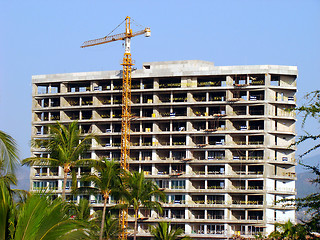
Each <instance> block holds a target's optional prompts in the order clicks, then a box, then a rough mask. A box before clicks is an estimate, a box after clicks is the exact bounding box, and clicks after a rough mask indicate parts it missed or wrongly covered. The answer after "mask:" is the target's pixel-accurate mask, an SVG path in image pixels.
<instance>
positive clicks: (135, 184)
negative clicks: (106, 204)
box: [122, 172, 165, 240]
mask: <svg viewBox="0 0 320 240" xmlns="http://www.w3.org/2000/svg"><path fill="white" fill-rule="evenodd" d="M123 181H124V188H123V191H122V198H123V199H124V201H125V202H126V204H127V205H129V206H132V207H133V209H134V240H136V237H137V236H136V235H137V227H138V213H139V209H140V208H141V207H145V208H148V209H157V210H159V211H160V212H161V211H162V208H161V204H160V202H158V201H153V200H152V197H158V198H160V199H161V200H163V201H164V200H165V195H164V193H163V192H161V191H160V190H159V188H158V185H156V184H155V183H154V182H153V181H151V180H150V179H145V177H144V172H141V173H139V172H133V173H129V172H128V173H127V174H126V175H124V180H123Z"/></svg>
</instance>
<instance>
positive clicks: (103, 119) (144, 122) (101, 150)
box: [31, 61, 297, 239]
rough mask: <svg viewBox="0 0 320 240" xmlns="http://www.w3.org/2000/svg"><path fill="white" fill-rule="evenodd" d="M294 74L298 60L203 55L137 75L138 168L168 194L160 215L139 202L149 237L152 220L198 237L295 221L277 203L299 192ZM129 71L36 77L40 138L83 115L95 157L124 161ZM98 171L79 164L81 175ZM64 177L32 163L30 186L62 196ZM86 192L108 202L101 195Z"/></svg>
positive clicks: (134, 138)
mask: <svg viewBox="0 0 320 240" xmlns="http://www.w3.org/2000/svg"><path fill="white" fill-rule="evenodd" d="M296 77H297V68H296V67H292V66H273V65H259V66H222V67H219V66H214V65H213V63H210V62H204V61H173V62H151V63H145V64H143V69H140V70H135V71H134V72H133V73H132V115H133V116H134V117H133V119H132V122H131V130H132V131H131V142H132V143H131V154H130V157H131V158H130V159H131V160H130V169H131V170H136V171H144V172H145V174H146V177H148V178H151V179H153V180H154V181H156V182H157V184H158V185H159V187H160V188H163V189H164V191H165V193H166V195H167V201H166V203H164V204H163V207H164V212H163V214H162V215H161V216H160V215H158V214H157V213H156V212H154V211H148V210H141V212H140V215H139V218H140V219H141V220H140V221H139V236H141V237H146V239H147V238H148V237H150V234H149V232H148V225H149V224H154V223H156V222H158V221H170V222H171V224H174V225H177V226H178V227H181V228H183V229H184V230H185V233H186V234H188V235H190V236H191V237H193V238H195V239H201V238H202V239H209V238H217V239H227V238H228V237H230V236H232V235H234V234H241V235H244V236H252V235H254V234H256V233H258V232H262V233H264V234H266V233H270V232H271V231H273V230H274V224H275V222H283V221H287V220H288V219H290V220H291V221H293V222H295V211H294V209H293V208H290V207H283V206H281V204H279V203H276V201H277V200H280V199H283V198H292V197H294V195H295V179H296V177H295V164H296V163H295V156H294V152H295V149H294V148H293V147H289V146H290V144H291V143H293V142H294V137H295V115H294V113H293V112H289V111H287V110H286V109H288V108H292V107H294V106H295V94H296ZM121 79H122V76H121V72H120V71H104V72H87V73H70V74H54V75H37V76H33V78H32V83H33V108H32V114H33V118H32V138H33V139H41V138H44V137H46V136H47V134H48V126H49V125H50V124H53V123H54V122H56V121H60V122H62V123H65V124H67V123H69V122H71V121H74V120H78V122H79V125H80V127H81V129H82V132H83V134H86V133H88V132H93V133H95V134H96V135H97V136H98V137H99V139H100V142H99V143H97V142H95V141H93V142H92V148H91V151H90V152H89V153H88V156H87V157H92V158H102V157H106V158H108V159H112V158H114V159H116V160H119V158H120V141H121V136H120V133H121V101H122V100H121V87H122V81H121ZM32 153H33V154H34V155H35V156H47V155H48V154H47V153H46V151H45V149H43V148H39V149H34V148H32ZM90 171H91V169H86V168H79V169H78V176H79V179H80V177H81V174H83V173H86V172H90ZM62 179H63V172H62V169H61V168H49V167H44V166H34V167H33V168H32V170H31V190H38V189H39V188H43V187H47V188H49V189H50V190H52V191H53V193H54V194H56V195H60V194H61V192H62ZM78 184H79V186H80V185H81V184H83V183H81V181H79V183H78ZM70 185H71V179H70V182H69V181H68V182H67V188H70ZM82 197H84V198H88V199H90V201H91V204H92V206H93V207H101V206H102V197H101V196H78V199H77V200H79V198H82ZM113 204H114V202H113V199H112V197H111V198H110V199H109V205H110V206H112V205H113ZM129 215H130V218H129V225H132V224H133V211H131V210H129ZM142 219H143V220H142Z"/></svg>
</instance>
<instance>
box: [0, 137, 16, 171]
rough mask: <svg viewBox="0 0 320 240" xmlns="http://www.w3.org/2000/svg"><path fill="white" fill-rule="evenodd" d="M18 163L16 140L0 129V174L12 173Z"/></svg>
mask: <svg viewBox="0 0 320 240" xmlns="http://www.w3.org/2000/svg"><path fill="white" fill-rule="evenodd" d="M18 164H19V160H18V150H17V144H16V141H15V140H14V139H13V138H12V137H11V136H10V135H8V134H6V133H5V132H2V131H0V175H1V176H4V175H6V174H10V173H14V170H15V168H16V167H17V166H18Z"/></svg>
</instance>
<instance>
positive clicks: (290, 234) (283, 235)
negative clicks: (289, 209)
mask: <svg viewBox="0 0 320 240" xmlns="http://www.w3.org/2000/svg"><path fill="white" fill-rule="evenodd" d="M306 235H307V231H306V229H305V228H304V226H303V225H302V224H296V225H294V224H293V223H292V222H291V221H290V220H289V221H288V222H286V223H284V224H280V223H276V230H275V231H273V232H272V233H271V234H270V235H269V238H270V239H306Z"/></svg>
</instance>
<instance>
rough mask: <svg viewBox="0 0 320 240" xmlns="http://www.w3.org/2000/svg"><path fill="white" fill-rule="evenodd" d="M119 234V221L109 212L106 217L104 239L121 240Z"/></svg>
mask: <svg viewBox="0 0 320 240" xmlns="http://www.w3.org/2000/svg"><path fill="white" fill-rule="evenodd" d="M119 232H120V227H119V219H118V218H116V217H115V216H114V215H112V213H111V212H110V211H109V212H108V213H106V217H105V224H104V232H103V237H104V239H106V240H115V239H118V238H119V237H118V234H119Z"/></svg>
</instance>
